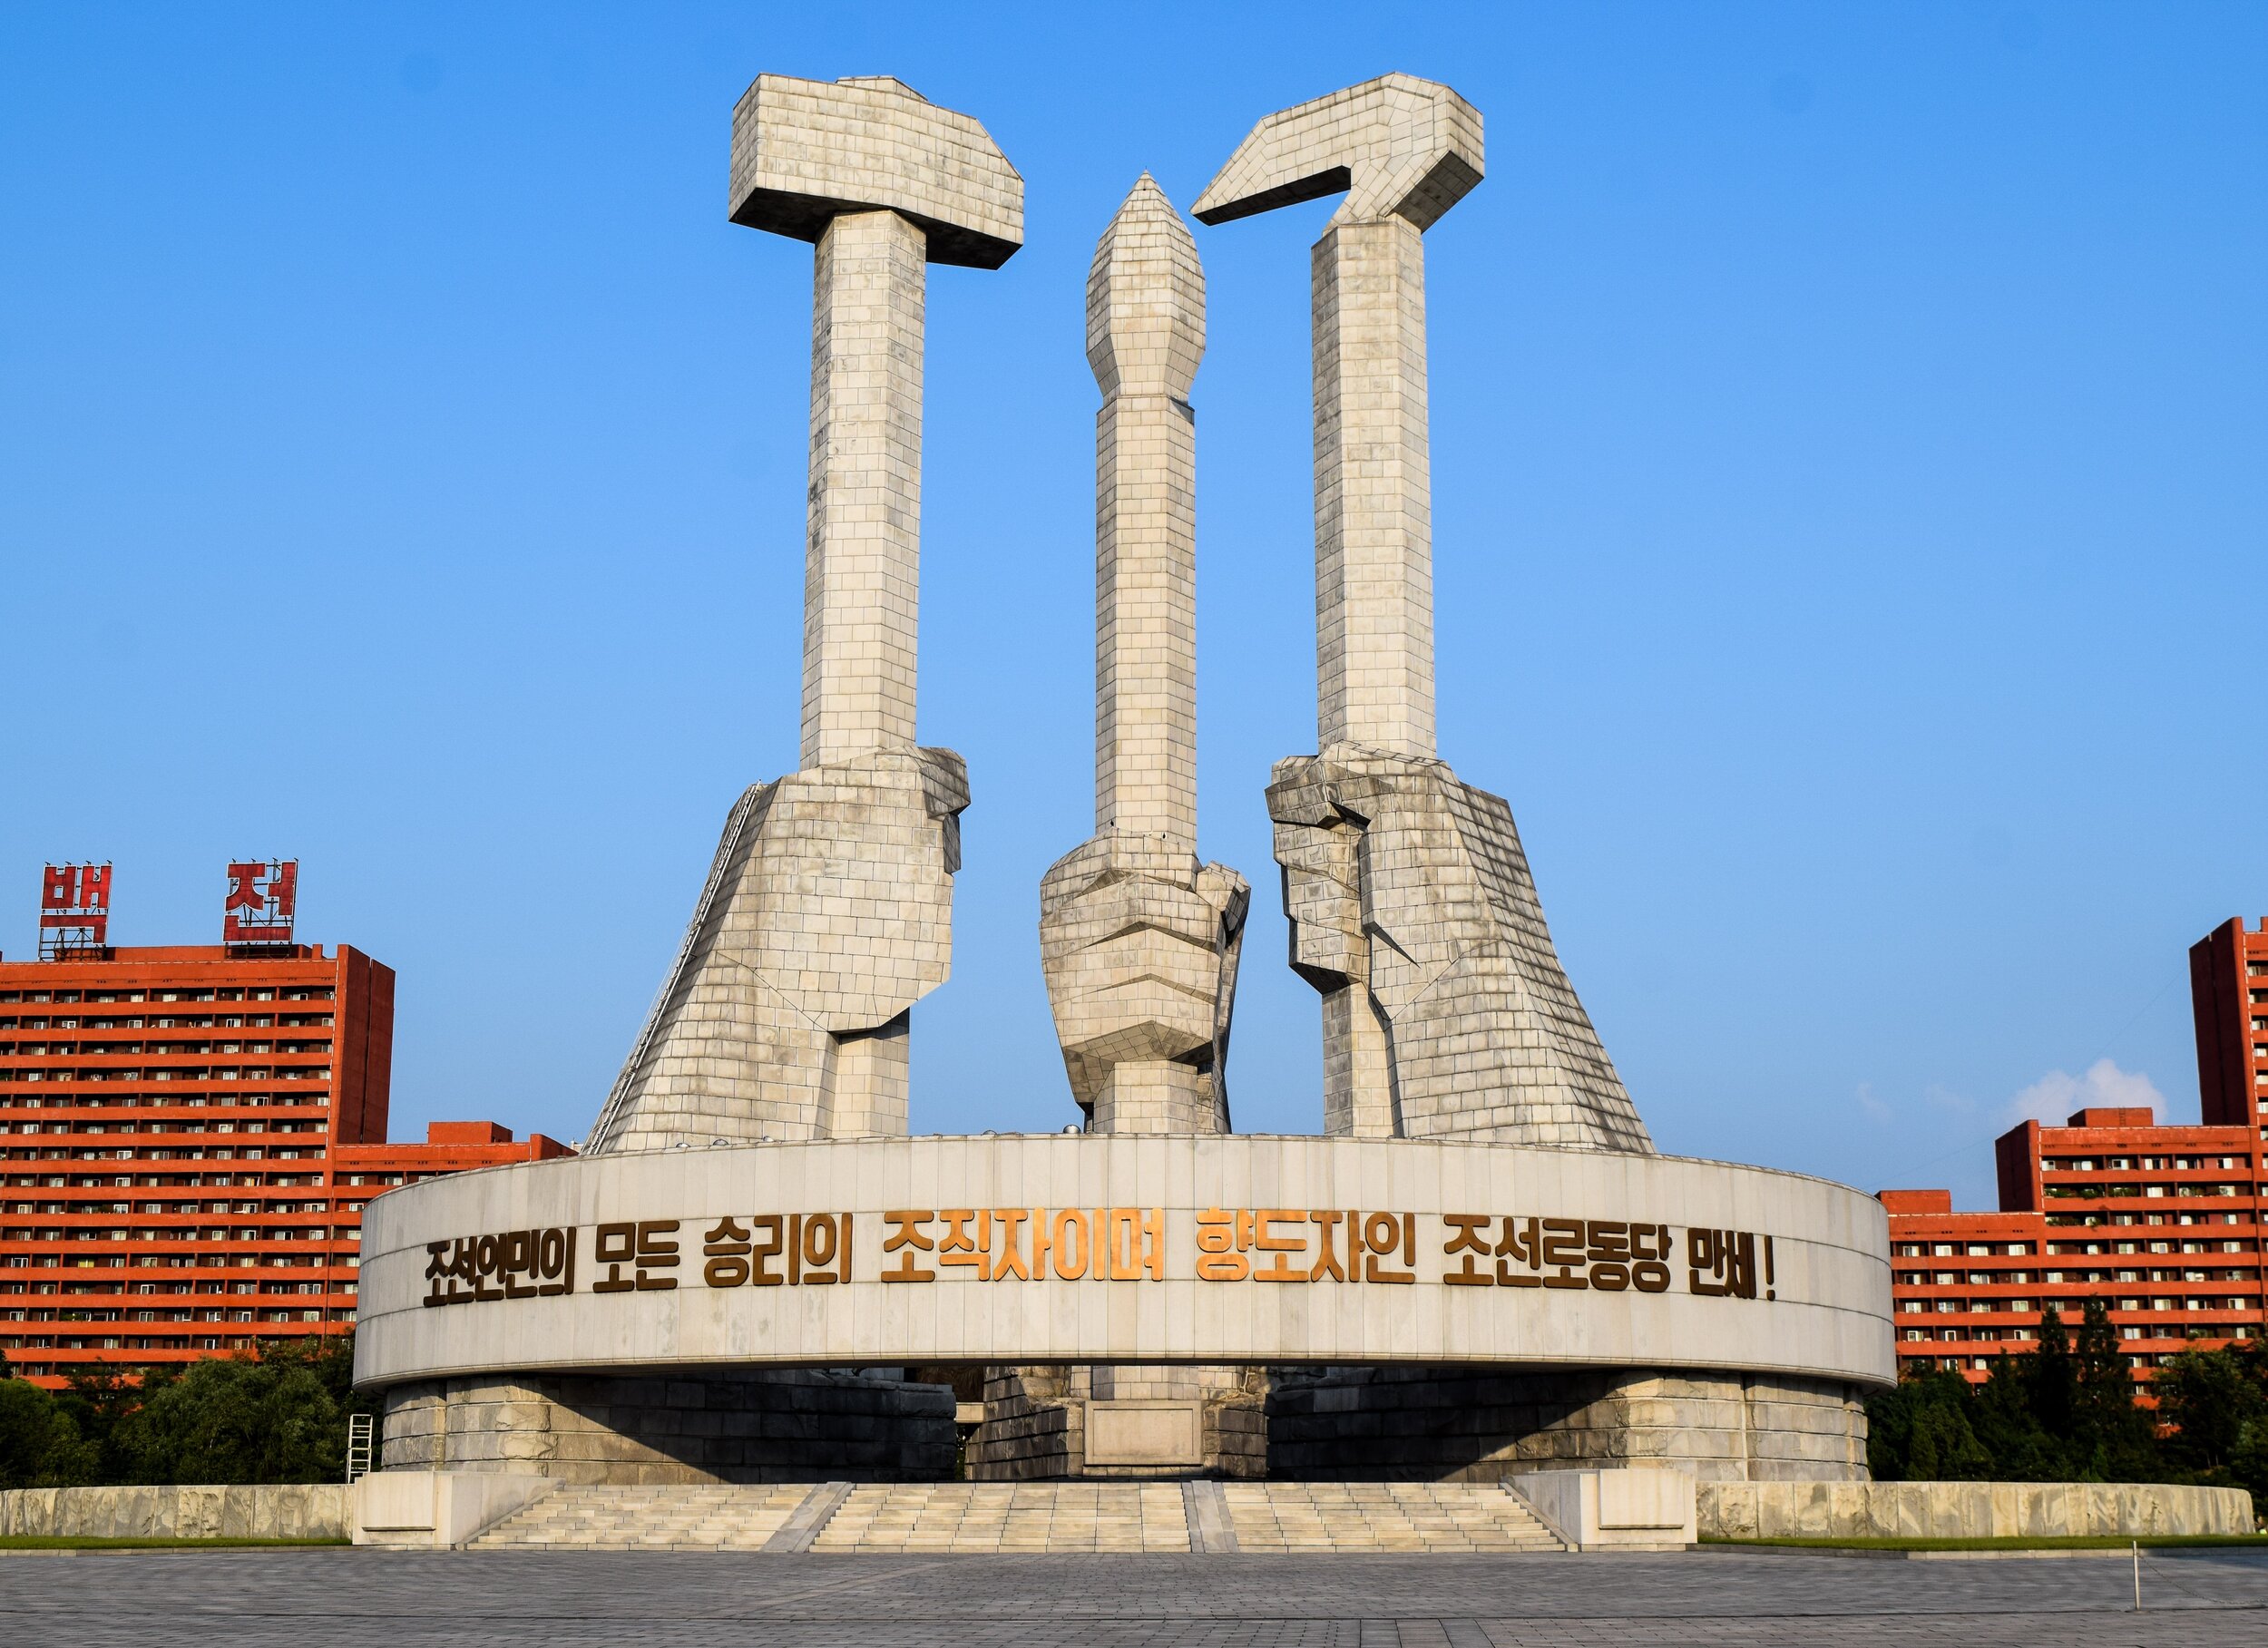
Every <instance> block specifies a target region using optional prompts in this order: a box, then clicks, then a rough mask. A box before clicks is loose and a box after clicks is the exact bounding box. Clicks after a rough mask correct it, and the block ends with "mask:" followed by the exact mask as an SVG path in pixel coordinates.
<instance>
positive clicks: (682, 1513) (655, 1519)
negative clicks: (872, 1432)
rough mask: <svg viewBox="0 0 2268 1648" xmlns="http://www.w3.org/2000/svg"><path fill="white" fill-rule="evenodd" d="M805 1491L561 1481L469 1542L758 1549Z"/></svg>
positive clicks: (481, 1545)
mask: <svg viewBox="0 0 2268 1648" xmlns="http://www.w3.org/2000/svg"><path fill="white" fill-rule="evenodd" d="M811 1492H812V1486H811V1484H810V1483H808V1482H788V1483H783V1484H780V1485H778V1486H777V1487H769V1486H767V1487H730V1486H726V1485H722V1484H718V1485H709V1484H701V1485H698V1486H695V1485H685V1486H671V1487H584V1486H582V1485H579V1484H572V1483H566V1484H562V1485H561V1486H560V1487H555V1488H553V1489H552V1491H551V1492H550V1493H548V1494H546V1495H544V1496H543V1497H542V1498H541V1499H538V1500H537V1501H536V1502H535V1503H534V1504H533V1505H531V1506H529V1507H527V1508H526V1509H525V1510H523V1511H520V1512H517V1513H515V1514H514V1515H513V1516H507V1517H505V1518H504V1519H503V1521H502V1522H499V1523H498V1524H496V1525H495V1526H494V1527H492V1528H489V1529H488V1530H487V1531H486V1532H484V1533H483V1534H482V1535H481V1536H479V1537H478V1538H476V1539H474V1541H473V1544H474V1546H475V1547H477V1548H478V1549H481V1550H496V1549H504V1548H512V1547H517V1548H520V1549H533V1550H554V1549H573V1550H582V1551H650V1550H677V1551H759V1550H762V1549H763V1548H764V1546H765V1544H766V1543H767V1541H768V1540H770V1539H771V1538H772V1536H774V1535H776V1534H777V1533H778V1532H779V1531H780V1529H781V1527H782V1526H785V1525H786V1523H787V1518H788V1517H789V1516H793V1515H794V1514H795V1510H796V1507H797V1506H799V1505H801V1504H802V1503H803V1502H804V1501H805V1499H807V1497H810V1494H811Z"/></svg>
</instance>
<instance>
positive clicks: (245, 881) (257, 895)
mask: <svg viewBox="0 0 2268 1648" xmlns="http://www.w3.org/2000/svg"><path fill="white" fill-rule="evenodd" d="M298 902H299V861H298V859H296V858H277V859H261V860H255V861H253V862H251V863H240V864H230V866H229V896H228V900H227V902H225V903H223V904H222V905H221V921H220V936H221V940H222V941H223V942H225V943H230V944H288V943H290V942H291V922H292V919H293V916H294V915H295V914H296V912H297V911H298Z"/></svg>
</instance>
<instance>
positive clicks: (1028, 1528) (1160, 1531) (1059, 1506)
mask: <svg viewBox="0 0 2268 1648" xmlns="http://www.w3.org/2000/svg"><path fill="white" fill-rule="evenodd" d="M811 1548H812V1549H813V1550H815V1551H822V1552H854V1551H855V1552H882V1551H950V1552H1002V1553H1013V1552H1033V1553H1037V1552H1043V1551H1187V1550H1188V1548H1189V1526H1188V1519H1187V1517H1186V1516H1185V1514H1184V1512H1183V1508H1182V1503H1181V1488H1180V1485H1179V1484H1178V1483H1173V1482H1164V1483H1140V1482H937V1483H925V1484H921V1485H900V1486H894V1487H857V1488H853V1489H852V1490H851V1496H850V1497H849V1498H848V1499H847V1500H846V1501H845V1502H844V1504H843V1508H842V1509H840V1510H838V1511H836V1513H835V1515H834V1516H833V1517H832V1518H831V1519H830V1520H829V1521H828V1523H827V1525H826V1527H825V1528H824V1529H823V1530H821V1532H820V1534H819V1537H818V1539H817V1540H816V1542H814V1544H813V1545H812V1546H811Z"/></svg>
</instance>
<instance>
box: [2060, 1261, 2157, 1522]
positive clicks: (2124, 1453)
mask: <svg viewBox="0 0 2268 1648" xmlns="http://www.w3.org/2000/svg"><path fill="white" fill-rule="evenodd" d="M2072 1360H2073V1362H2074V1363H2075V1364H2076V1366H2077V1395H2078V1409H2077V1426H2076V1427H2075V1436H2074V1438H2073V1439H2074V1447H2073V1449H2072V1462H2073V1465H2074V1467H2075V1468H2074V1470H2073V1473H2072V1474H2073V1476H2074V1477H2076V1478H2077V1479H2078V1480H2081V1481H2089V1482H2155V1481H2158V1480H2161V1479H2163V1477H2165V1463H2164V1461H2163V1459H2161V1458H2160V1457H2159V1453H2158V1446H2157V1426H2156V1421H2155V1420H2154V1419H2153V1418H2152V1417H2151V1414H2150V1411H2149V1409H2146V1408H2144V1407H2142V1406H2141V1405H2140V1404H2139V1403H2138V1402H2136V1400H2135V1387H2134V1374H2133V1372H2132V1370H2130V1369H2129V1367H2128V1366H2127V1362H2126V1352H2125V1351H2122V1350H2120V1349H2119V1347H2118V1330H2117V1329H2116V1328H2114V1327H2112V1326H2111V1322H2110V1312H2109V1311H2108V1309H2107V1308H2106V1306H2105V1305H2104V1303H2103V1302H2102V1301H2101V1300H2100V1299H2090V1300H2088V1301H2087V1305H2086V1308H2085V1310H2084V1311H2083V1312H2081V1314H2080V1317H2079V1336H2078V1341H2077V1346H2076V1348H2075V1351H2074V1354H2073V1356H2072Z"/></svg>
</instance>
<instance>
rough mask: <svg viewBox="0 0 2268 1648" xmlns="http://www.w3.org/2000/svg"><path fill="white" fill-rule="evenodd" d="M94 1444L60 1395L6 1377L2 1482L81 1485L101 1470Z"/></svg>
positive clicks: (0, 1416)
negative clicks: (80, 1427)
mask: <svg viewBox="0 0 2268 1648" xmlns="http://www.w3.org/2000/svg"><path fill="white" fill-rule="evenodd" d="M96 1464H97V1458H96V1452H95V1449H94V1448H93V1446H92V1445H91V1444H89V1443H88V1442H87V1441H85V1440H84V1439H83V1438H81V1437H80V1435H79V1430H78V1427H77V1426H75V1425H73V1423H72V1422H71V1416H70V1415H69V1414H68V1413H66V1412H64V1409H63V1406H62V1404H60V1403H59V1402H57V1401H56V1400H55V1399H54V1396H52V1395H51V1394H49V1393H48V1392H47V1391H45V1390H41V1389H40V1388H39V1387H38V1386H37V1385H34V1384H33V1383H31V1382H30V1381H29V1380H20V1379H6V1378H0V1488H9V1487H78V1486H79V1485H81V1484H82V1483H87V1482H92V1481H93V1480H94V1479H95V1474H96Z"/></svg>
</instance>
